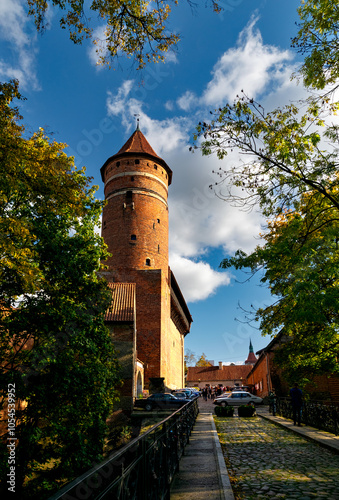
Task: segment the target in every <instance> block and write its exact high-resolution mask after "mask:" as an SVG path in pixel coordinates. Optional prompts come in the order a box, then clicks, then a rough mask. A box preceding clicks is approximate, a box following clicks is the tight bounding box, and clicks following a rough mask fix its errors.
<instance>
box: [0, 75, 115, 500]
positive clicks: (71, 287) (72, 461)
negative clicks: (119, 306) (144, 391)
mask: <svg viewBox="0 0 339 500" xmlns="http://www.w3.org/2000/svg"><path fill="white" fill-rule="evenodd" d="M20 97H21V96H20V93H19V91H18V84H17V82H10V83H7V84H0V124H1V126H0V176H1V179H2V183H1V190H0V235H1V236H0V255H1V265H0V278H1V279H0V304H1V314H0V359H1V365H0V388H1V393H0V401H1V405H2V407H3V405H4V404H5V402H6V400H7V388H8V385H9V384H15V391H16V393H15V395H16V400H17V401H24V402H25V404H24V405H23V406H22V407H21V409H20V410H19V408H17V412H16V417H17V427H16V437H17V438H18V446H17V448H16V488H17V490H16V491H17V492H18V496H19V497H20V498H23V499H26V498H41V499H43V498H46V497H48V496H49V495H50V491H51V490H53V489H55V488H58V487H60V484H61V483H62V482H65V481H67V480H69V479H72V478H73V477H76V476H78V475H79V474H80V473H81V472H83V471H84V470H85V469H86V468H89V467H90V466H92V464H93V462H96V461H98V460H100V458H101V457H102V449H103V442H104V439H105V433H106V419H107V416H108V415H109V414H110V412H111V410H112V405H113V401H114V400H115V399H116V397H117V393H116V386H117V384H118V382H119V373H118V366H117V362H116V356H115V353H114V349H113V345H112V342H111V338H110V334H109V332H108V330H107V329H106V327H105V325H104V313H105V311H106V308H107V306H108V304H109V298H110V297H109V293H108V289H107V285H106V283H105V282H104V281H102V280H101V279H99V278H98V276H97V271H98V269H99V266H100V260H101V259H105V257H106V255H107V253H106V249H105V246H104V243H103V240H102V239H101V238H100V237H99V236H98V235H97V234H96V233H95V227H96V226H97V225H99V218H100V215H101V211H102V202H100V201H97V200H96V199H95V198H94V192H95V188H93V187H91V185H90V180H89V179H88V178H87V177H86V176H85V173H84V170H77V169H76V168H75V167H74V165H73V159H72V158H69V157H67V155H66V154H65V153H64V152H63V149H64V147H65V145H64V144H58V143H56V142H55V141H50V140H49V138H48V137H47V136H46V135H45V133H44V131H43V130H39V131H38V132H37V133H35V134H33V135H32V136H29V137H25V135H24V134H25V130H24V127H23V126H22V125H20V124H19V119H20V116H19V112H18V109H17V108H15V107H14V106H13V104H12V101H13V100H14V99H15V98H19V99H20ZM4 413H5V412H4ZM6 444H7V442H4V443H2V444H1V445H0V467H1V470H2V472H3V473H4V474H2V477H6V474H7V472H8V463H7V459H8V449H7V447H6ZM5 487H6V488H7V485H5Z"/></svg>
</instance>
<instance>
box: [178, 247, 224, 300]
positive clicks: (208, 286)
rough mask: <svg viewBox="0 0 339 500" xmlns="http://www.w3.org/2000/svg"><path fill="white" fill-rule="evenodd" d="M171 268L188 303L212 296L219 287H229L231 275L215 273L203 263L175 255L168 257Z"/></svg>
mask: <svg viewBox="0 0 339 500" xmlns="http://www.w3.org/2000/svg"><path fill="white" fill-rule="evenodd" d="M170 262H171V268H172V269H173V270H174V274H175V277H176V279H177V280H178V282H179V283H180V288H181V291H182V292H183V294H184V297H185V298H186V300H187V301H188V302H195V301H197V300H203V299H206V298H207V297H209V296H210V295H212V294H214V293H215V292H216V290H217V288H218V287H219V286H222V285H229V284H230V282H231V274H230V273H228V272H217V271H215V270H214V269H212V268H211V266H210V265H209V264H208V263H206V262H203V261H201V260H200V261H197V262H195V261H192V260H190V259H186V258H185V257H182V256H180V255H178V254H176V253H172V254H171V255H170Z"/></svg>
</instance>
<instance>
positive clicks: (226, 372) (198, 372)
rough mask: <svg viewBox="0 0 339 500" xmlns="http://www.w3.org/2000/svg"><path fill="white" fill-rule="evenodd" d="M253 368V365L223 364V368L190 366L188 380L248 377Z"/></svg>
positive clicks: (202, 380)
mask: <svg viewBox="0 0 339 500" xmlns="http://www.w3.org/2000/svg"><path fill="white" fill-rule="evenodd" d="M251 369H252V366H251V365H232V366H223V367H222V370H220V368H219V366H189V367H188V372H187V377H186V382H190V381H192V382H195V381H197V380H199V379H200V380H201V382H205V381H206V382H208V381H212V380H216V381H217V380H219V381H220V382H221V381H223V380H235V379H240V378H243V379H246V377H247V375H248V374H249V372H250V371H251Z"/></svg>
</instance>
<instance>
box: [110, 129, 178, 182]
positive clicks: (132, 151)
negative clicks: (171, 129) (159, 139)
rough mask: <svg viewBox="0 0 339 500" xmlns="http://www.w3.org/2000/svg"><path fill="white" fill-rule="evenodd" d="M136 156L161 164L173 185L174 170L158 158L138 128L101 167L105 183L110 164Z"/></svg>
mask: <svg viewBox="0 0 339 500" xmlns="http://www.w3.org/2000/svg"><path fill="white" fill-rule="evenodd" d="M135 155H137V156H143V157H145V156H146V157H150V159H153V160H154V161H156V162H157V163H160V164H161V165H162V166H163V167H164V168H165V170H166V172H167V174H168V184H171V180H172V170H171V169H170V168H169V166H168V165H167V163H166V162H165V161H164V160H163V159H162V158H160V156H158V155H157V154H156V152H155V151H154V149H153V148H152V146H151V145H150V144H149V142H148V141H147V139H146V137H145V136H144V134H143V133H142V132H141V130H139V128H137V129H136V130H135V131H134V132H133V134H132V135H131V137H130V138H129V139H128V140H127V141H126V142H125V144H124V145H123V146H122V148H121V149H119V151H118V152H117V153H116V154H115V155H113V156H111V157H110V158H108V160H107V161H106V162H105V163H104V165H103V166H102V167H101V169H100V171H101V177H102V180H103V181H104V171H105V167H106V165H107V164H108V163H110V162H111V161H114V160H117V159H118V158H121V157H126V156H135Z"/></svg>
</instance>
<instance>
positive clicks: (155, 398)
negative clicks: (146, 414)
mask: <svg viewBox="0 0 339 500" xmlns="http://www.w3.org/2000/svg"><path fill="white" fill-rule="evenodd" d="M187 403H188V400H187V399H186V398H185V399H183V398H181V399H179V398H176V397H175V396H173V394H170V393H167V392H161V393H158V394H152V395H151V396H150V397H149V398H147V399H136V401H135V403H134V406H135V407H136V408H145V410H147V411H151V410H153V409H158V410H168V409H170V410H172V409H173V410H177V409H178V408H181V407H182V406H184V405H185V404H187Z"/></svg>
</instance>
